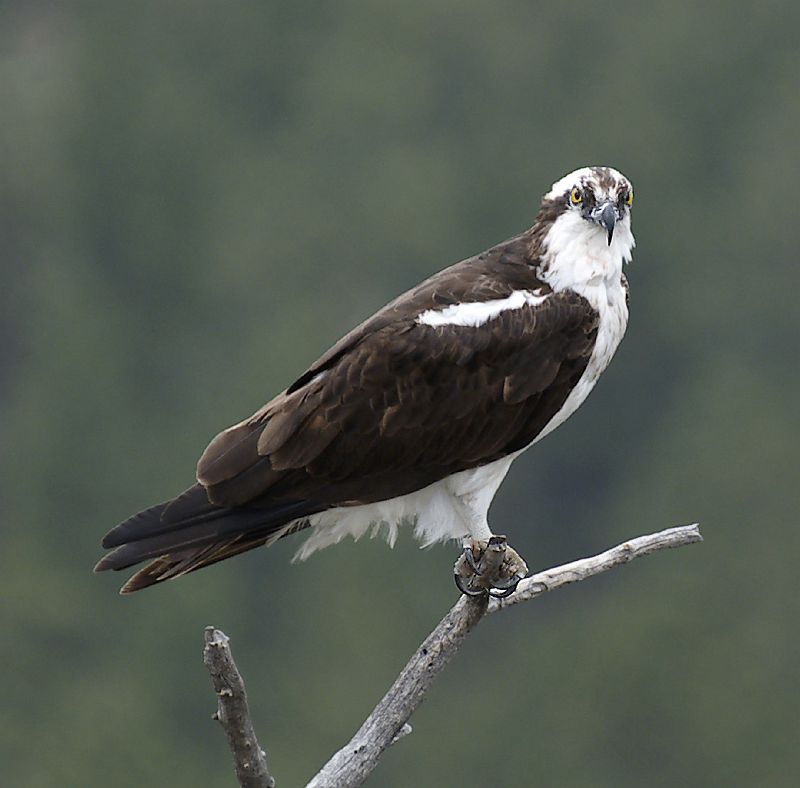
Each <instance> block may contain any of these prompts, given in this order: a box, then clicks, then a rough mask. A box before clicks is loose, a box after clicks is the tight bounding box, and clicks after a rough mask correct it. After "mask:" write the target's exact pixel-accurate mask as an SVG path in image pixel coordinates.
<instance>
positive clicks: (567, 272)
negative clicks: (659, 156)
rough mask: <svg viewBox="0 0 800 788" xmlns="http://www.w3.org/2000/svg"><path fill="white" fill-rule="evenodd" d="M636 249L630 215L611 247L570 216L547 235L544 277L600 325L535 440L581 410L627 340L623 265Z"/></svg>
mask: <svg viewBox="0 0 800 788" xmlns="http://www.w3.org/2000/svg"><path fill="white" fill-rule="evenodd" d="M634 244H635V241H634V238H633V234H632V233H631V229H630V217H629V216H626V217H625V218H624V219H623V220H621V221H620V222H619V223H618V224H617V227H616V230H615V232H614V240H613V242H612V244H611V245H610V246H609V245H608V242H607V241H606V234H605V231H604V230H602V229H601V228H600V227H597V226H596V225H593V224H590V223H589V222H587V221H586V220H585V219H583V218H581V216H580V214H578V213H577V212H574V211H568V212H567V213H564V214H562V215H561V216H559V218H558V219H557V220H556V221H555V222H554V224H553V227H552V228H551V229H550V232H549V233H548V236H547V248H546V251H545V255H544V259H543V263H544V265H543V268H544V271H543V274H542V278H543V279H544V280H545V281H546V282H547V283H548V284H549V285H550V286H551V287H552V288H553V290H554V291H556V292H558V291H559V290H573V291H574V292H576V293H578V294H579V295H582V296H583V297H584V298H585V299H586V300H587V301H588V302H589V303H590V304H591V305H592V307H593V308H594V309H596V310H597V313H598V315H599V322H598V327H597V340H596V342H595V346H594V350H593V351H592V355H591V356H590V358H589V363H588V364H587V365H586V370H585V371H584V373H583V375H582V376H581V378H580V380H579V381H578V383H577V385H576V386H575V388H574V389H573V390H572V392H571V393H570V395H569V397H567V400H566V402H564V405H563V407H562V408H561V410H560V411H559V412H558V413H556V415H555V416H554V417H553V418H552V419H551V420H550V421H549V422H548V423H547V425H546V426H545V428H544V429H543V430H542V431H541V432H540V433H539V435H538V436H537V438H536V441H539V440H541V439H542V438H543V437H544V436H545V435H548V434H549V433H551V432H552V431H553V430H554V429H555V428H556V427H558V425H559V424H563V423H564V422H565V421H566V420H567V419H568V418H569V417H570V416H571V415H572V414H573V413H574V412H575V411H576V410H577V409H578V408H579V407H580V406H581V404H582V403H583V401H584V400H585V399H586V397H588V396H589V392H590V391H591V390H592V389H593V388H594V385H595V383H597V379H598V378H599V377H600V375H601V374H602V373H603V371H604V370H605V368H606V367H607V366H608V365H609V363H610V362H611V358H612V356H613V355H614V352H615V351H616V349H617V346H618V345H619V343H620V341H621V340H622V337H623V336H624V335H625V329H626V327H627V325H628V305H627V303H626V295H625V288H624V287H623V285H622V264H623V262H628V261H630V259H631V250H632V249H633V247H634ZM536 441H534V443H536Z"/></svg>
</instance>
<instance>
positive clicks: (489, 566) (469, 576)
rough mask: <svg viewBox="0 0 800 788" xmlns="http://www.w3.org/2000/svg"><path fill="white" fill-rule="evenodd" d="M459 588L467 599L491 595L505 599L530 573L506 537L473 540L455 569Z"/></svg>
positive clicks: (465, 548)
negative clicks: (468, 597)
mask: <svg viewBox="0 0 800 788" xmlns="http://www.w3.org/2000/svg"><path fill="white" fill-rule="evenodd" d="M453 573H454V578H455V581H456V586H458V590H459V591H461V593H462V594H466V595H467V596H481V595H482V594H487V593H488V594H489V596H493V597H497V598H499V599H502V598H504V597H507V596H511V594H513V593H514V591H516V590H517V585H519V581H520V580H522V578H523V577H525V576H526V575H527V574H528V566H527V564H526V563H525V561H523V560H522V557H521V556H520V554H519V553H518V552H517V551H516V550H514V549H513V548H512V547H509V546H508V543H507V541H506V537H505V536H493V537H492V538H491V539H489V541H488V542H486V541H483V540H478V539H472V540H471V541H470V542H469V543H468V544H467V545H466V546H465V547H464V552H463V554H462V555H461V557H460V558H459V559H458V561H456V564H455V566H454V567H453Z"/></svg>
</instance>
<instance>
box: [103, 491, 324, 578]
mask: <svg viewBox="0 0 800 788" xmlns="http://www.w3.org/2000/svg"><path fill="white" fill-rule="evenodd" d="M325 508H326V506H325V505H324V504H318V503H316V502H313V501H279V502H275V503H274V504H273V505H271V506H270V505H262V506H259V507H246V506H243V507H217V506H213V505H212V504H209V503H208V498H207V497H206V496H205V491H204V489H203V488H202V487H201V486H200V485H196V486H195V487H192V488H190V489H189V490H187V491H186V492H185V493H183V494H182V495H180V496H178V498H176V499H175V500H174V501H167V502H164V503H160V504H157V505H156V506H151V507H150V508H149V509H145V510H144V511H141V512H139V513H138V514H135V515H133V516H132V517H130V518H128V519H127V520H125V521H124V522H122V523H120V524H119V525H118V526H116V527H115V528H113V529H112V530H111V531H109V532H108V534H106V536H105V537H104V539H103V547H106V548H113V549H112V550H111V552H109V553H108V554H107V555H105V556H104V557H103V558H101V559H100V561H98V563H97V565H96V566H95V571H96V572H104V571H106V570H108V569H111V570H120V569H126V568H128V567H130V566H133V565H134V564H138V563H139V562H141V561H145V560H147V559H155V560H154V561H152V562H151V563H150V564H148V565H147V566H146V567H144V568H143V569H141V570H140V571H139V572H137V573H136V574H135V575H134V576H133V577H131V579H130V580H129V581H128V582H127V583H126V584H125V585H124V586H123V588H122V593H130V592H132V591H138V590H139V589H141V588H146V587H148V586H150V585H153V584H155V583H159V582H162V581H163V580H168V579H170V578H172V577H178V576H180V575H183V574H186V573H187V572H192V571H194V570H195V569H200V568H201V567H204V566H209V565H210V564H212V563H216V562H217V561H221V560H223V559H225V558H229V557H230V556H232V555H237V554H239V553H242V552H245V551H246V550H251V549H253V548H254V547H259V546H261V545H263V544H272V543H273V542H274V541H276V540H277V539H280V538H281V537H283V536H285V535H286V534H287V533H289V532H292V531H296V530H299V528H302V527H305V526H306V525H307V524H308V523H307V518H308V517H309V516H310V515H312V514H315V513H316V512H319V511H322V510H323V509H325Z"/></svg>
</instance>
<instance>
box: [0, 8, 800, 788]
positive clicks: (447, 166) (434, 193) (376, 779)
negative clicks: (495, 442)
mask: <svg viewBox="0 0 800 788" xmlns="http://www.w3.org/2000/svg"><path fill="white" fill-rule="evenodd" d="M0 114H1V118H2V119H1V120H0V140H1V141H0V146H1V147H0V266H1V267H0V281H1V282H2V285H1V286H0V334H1V335H2V342H0V429H1V430H2V435H3V440H2V445H3V451H2V460H1V462H2V476H1V477H0V479H1V483H2V501H1V502H0V517H1V518H2V532H1V533H0V599H1V600H2V603H1V604H2V607H1V608H0V616H1V617H2V618H1V619H0V632H2V634H1V635H0V649H2V656H1V660H2V672H3V676H4V682H3V692H2V700H0V763H2V782H3V783H4V784H5V785H9V786H15V788H21V787H27V786H36V787H38V786H81V787H83V786H111V785H113V786H140V785H144V784H146V785H151V786H177V787H180V786H206V785H207V786H229V785H234V784H235V781H234V777H233V771H232V768H231V762H230V757H229V754H228V751H227V747H226V743H225V740H224V736H223V734H222V732H221V730H219V729H218V726H217V725H216V724H215V723H212V722H211V720H210V715H211V712H212V711H213V710H214V707H215V701H214V697H213V694H212V691H211V687H210V682H209V679H208V676H207V674H206V673H205V670H204V668H203V665H202V660H201V648H202V634H203V627H204V626H206V625H207V624H214V625H216V626H218V627H221V628H222V629H224V630H225V631H226V632H227V633H228V634H229V635H230V636H231V638H232V643H233V647H234V653H235V655H236V657H237V659H238V662H239V664H240V667H241V668H242V671H243V673H244V675H245V678H246V679H247V681H248V685H249V690H250V695H251V702H252V705H253V708H254V717H255V723H256V727H257V730H258V731H259V734H260V736H261V739H262V741H263V743H264V744H265V745H266V746H267V749H268V753H269V755H270V760H271V764H272V766H273V768H274V771H275V773H276V775H277V777H278V781H279V785H280V786H285V787H286V786H296V785H301V784H303V781H304V780H305V779H307V778H309V777H310V776H311V775H312V774H313V773H314V772H315V771H316V770H317V768H318V767H319V766H320V765H321V764H322V763H323V762H324V760H325V759H326V758H327V757H328V756H329V755H330V754H331V753H332V752H333V751H334V750H335V749H337V748H338V747H339V746H340V745H342V744H343V743H344V742H345V741H346V740H347V739H348V738H349V736H350V735H351V734H352V732H353V731H354V730H355V728H356V727H357V726H358V725H359V724H360V722H361V721H362V719H363V718H364V716H365V715H366V714H367V712H368V711H369V710H370V709H371V708H372V706H373V704H374V703H375V702H376V701H377V700H378V699H379V697H380V696H381V694H382V693H383V691H384V690H385V689H386V688H387V687H388V685H389V683H390V682H391V681H392V680H393V678H394V676H395V675H396V673H397V671H398V670H399V669H400V667H401V666H402V665H403V664H404V662H405V660H406V658H407V657H408V656H409V655H410V654H411V652H412V651H413V649H414V648H415V647H416V646H417V645H418V643H419V641H420V640H421V639H422V638H423V637H424V636H425V634H427V632H428V631H429V630H430V628H431V627H432V626H433V625H434V624H435V623H436V622H437V621H438V620H439V618H440V616H441V615H442V614H443V613H444V612H445V610H446V609H447V608H448V606H449V605H450V604H451V603H452V602H453V601H454V599H455V597H456V592H455V589H454V587H453V584H452V579H451V577H450V570H451V566H452V562H453V560H454V558H455V557H456V552H457V551H456V548H455V547H449V548H448V547H436V548H433V549H431V550H427V551H420V550H418V549H417V546H416V545H415V544H414V543H413V541H412V540H411V538H410V536H409V535H408V534H404V535H403V536H402V537H401V540H400V543H399V545H398V546H397V547H396V548H395V549H394V550H393V551H390V550H388V549H387V548H386V546H385V545H384V544H382V543H380V542H377V541H369V540H365V541H362V542H360V543H357V544H353V543H347V544H342V545H340V546H339V547H336V548H332V549H331V550H329V551H327V552H324V553H321V554H319V555H316V556H314V557H313V558H312V559H310V560H309V561H308V562H307V563H305V564H302V565H291V564H290V563H289V559H290V557H291V555H292V553H293V552H294V550H295V549H296V548H297V546H298V545H299V543H300V540H299V539H298V538H294V539H288V540H286V541H285V542H284V543H281V544H280V545H278V546H276V547H275V548H273V549H271V550H269V551H265V550H261V551H255V552H253V553H249V554H247V555H245V556H242V557H240V558H237V559H236V560H234V561H231V562H225V563H223V564H220V565H217V566H215V567H213V568H211V569H207V570H204V571H202V572H199V573H197V574H193V575H191V576H189V577H186V578H184V579H181V580H180V581H178V582H174V583H168V584H166V585H163V586H159V587H158V588H156V589H152V590H149V591H146V592H143V593H142V594H137V595H134V596H133V597H129V598H120V597H119V596H117V593H116V591H117V588H118V586H119V585H120V584H121V582H122V581H123V580H124V576H122V575H120V574H115V575H111V574H108V575H103V576H94V575H92V573H91V568H92V565H93V563H94V561H95V560H96V558H97V557H98V556H99V553H100V550H99V539H100V537H101V536H102V534H103V533H104V532H105V531H106V530H107V529H108V528H109V527H111V526H112V525H114V524H115V523H116V522H118V521H119V520H120V519H122V518H124V517H125V516H127V515H128V514H130V513H131V512H133V511H135V510H137V509H140V508H142V507H144V506H145V505H148V504H151V503H154V502H156V501H159V500H162V499H164V498H165V497H168V496H170V495H172V494H174V493H176V492H178V491H179V490H181V489H183V488H184V487H185V486H187V485H188V484H189V483H191V481H192V479H193V470H194V464H195V461H196V458H197V457H198V455H199V454H200V452H201V451H202V449H203V448H204V447H205V445H206V442H207V441H208V440H209V439H210V438H211V437H212V436H213V435H214V434H215V433H216V432H217V430H218V429H220V428H222V427H224V426H227V425H228V424H231V423H233V422H234V421H237V420H239V419H240V418H242V417H244V416H246V415H248V414H249V413H251V412H252V411H253V410H254V409H255V408H257V407H258V406H260V405H261V404H262V402H264V401H265V400H266V399H267V398H269V397H271V396H272V395H274V394H275V393H277V392H278V391H279V390H280V389H282V388H283V387H284V386H285V385H287V384H288V383H289V382H290V381H291V380H293V379H294V377H295V376H297V375H298V374H299V373H300V372H302V371H303V369H304V368H305V366H306V365H307V364H309V363H310V362H311V361H313V360H314V359H315V358H316V356H317V355H318V354H320V353H321V352H322V351H323V350H325V349H326V347H327V346H328V345H329V344H330V343H331V342H333V340H335V339H336V338H338V336H339V335H340V334H342V333H343V332H344V331H346V330H347V329H349V328H350V327H351V326H353V325H354V324H355V323H356V322H358V321H359V320H361V319H362V318H363V317H365V316H367V315H369V314H371V313H372V312H373V311H374V310H375V309H376V308H378V307H379V306H381V305H382V304H383V303H384V302H386V301H387V300H388V299H390V298H391V297H393V296H394V295H396V294H397V293H398V292H400V291H402V290H403V289H405V288H407V287H409V286H411V285H413V284H415V283H416V282H417V281H419V280H420V279H422V278H423V277H425V276H427V275H428V274H430V273H432V272H433V271H435V270H438V269H440V268H442V267H444V266H445V265H447V264H449V263H451V262H455V261H457V260H459V259H461V258H463V257H466V256H469V255H471V254H474V253H476V252H478V251H481V250H482V249H485V248H487V247H488V246H490V245H492V244H494V243H496V242H498V241H500V240H502V239H504V238H506V237H509V236H511V235H513V234H515V233H517V232H519V231H520V230H522V229H523V228H525V227H527V226H529V224H530V223H531V221H532V218H533V216H534V215H535V213H536V210H537V206H538V202H539V199H540V196H541V194H542V193H543V192H544V191H546V190H547V189H548V188H549V185H550V184H551V183H552V182H553V181H554V180H555V179H557V178H558V177H560V176H561V175H563V174H564V173H565V172H568V171H570V170H572V169H574V168H576V167H579V166H582V165H585V164H595V163H597V164H610V165H613V166H616V167H618V168H619V169H621V170H622V171H623V172H624V173H625V174H627V175H628V176H629V177H630V178H631V179H632V180H633V182H634V184H635V186H636V196H637V199H636V205H635V207H634V230H635V233H636V236H637V239H638V247H637V249H636V255H635V260H634V263H633V264H632V265H631V266H630V268H629V269H628V275H629V278H630V281H631V287H632V307H631V322H630V325H629V329H628V336H627V338H626V339H625V341H624V342H623V344H622V346H621V348H620V350H619V352H618V354H617V356H616V358H615V360H614V363H613V364H612V365H611V368H610V370H609V371H608V372H607V373H606V375H605V376H604V378H603V380H602V382H601V384H600V385H599V387H598V389H597V390H596V392H595V393H594V394H593V395H592V397H591V398H590V400H589V402H588V403H587V404H586V405H585V406H584V407H583V408H582V409H581V410H580V411H579V413H578V414H577V415H576V416H575V417H574V418H573V419H572V420H570V422H569V423H568V424H566V425H565V426H564V427H562V428H561V429H560V430H558V431H557V432H556V433H555V434H554V435H553V436H551V437H549V438H548V439H547V440H546V441H545V442H544V443H542V444H539V446H537V447H536V449H535V450H534V451H531V452H530V453H528V454H527V455H526V456H525V457H524V458H522V459H520V460H519V461H518V462H517V463H515V465H514V468H513V469H512V471H511V473H510V475H509V478H508V480H507V481H506V483H505V485H504V486H503V487H502V488H501V492H500V494H499V496H498V500H497V501H496V504H495V505H494V507H493V509H492V514H491V517H492V522H493V524H494V526H495V529H496V530H498V531H500V532H506V533H508V534H510V536H511V540H512V543H513V544H514V546H515V547H516V548H517V549H519V550H520V552H522V554H523V555H525V556H526V558H527V559H528V561H529V563H531V564H532V565H533V566H535V567H538V568H544V567H547V566H550V565H553V564H555V563H559V562H563V561H566V560H571V559H573V558H576V557H579V556H581V555H586V554H589V553H591V552H593V551H596V550H600V549H602V548H604V547H606V546H608V545H610V544H612V543H615V542H616V541H619V540H622V539H624V538H626V537H629V536H634V535H637V534H640V533H646V532H650V531H655V530H660V529H662V528H666V527H669V526H672V525H676V524H680V523H685V522H691V521H693V520H699V521H701V523H702V527H703V532H704V535H705V537H706V542H705V544H703V545H701V546H697V547H692V548H689V549H685V550H681V551H678V552H674V553H669V554H661V555H658V556H656V557H653V558H650V559H647V560H644V561H641V562H637V563H635V564H633V565H631V566H630V567H628V568H625V569H624V570H621V571H618V572H616V573H612V574H611V575H607V576H604V577H603V578H599V579H596V580H593V581H590V582H587V583H582V584H580V585H578V586H575V587H573V588H571V589H568V590H566V591H562V592H559V593H558V594H554V595H553V596H552V597H550V598H543V599H541V600H540V601H537V602H536V603H533V604H529V605H526V606H524V608H522V609H517V610H514V611H513V612H510V613H507V614H504V615H502V616H497V617H493V619H492V620H488V621H486V622H485V623H484V624H483V625H482V626H481V627H480V628H479V630H478V631H477V632H476V633H475V634H474V636H473V637H472V638H471V640H470V641H469V642H468V643H467V644H466V646H465V647H464V648H463V650H462V652H461V653H460V654H459V656H458V658H457V659H456V661H455V662H454V663H453V664H452V665H451V666H450V668H449V669H448V670H447V671H446V673H445V674H444V675H443V677H442V678H441V679H440V681H439V682H438V683H437V685H436V686H435V688H434V689H433V691H432V693H431V694H430V696H429V697H428V699H427V700H426V702H425V703H424V704H423V706H422V708H421V709H420V711H419V712H418V713H417V714H416V715H415V717H414V718H413V719H412V724H413V726H414V733H413V735H412V736H409V737H407V738H406V739H404V740H403V741H402V742H401V743H399V744H398V745H397V746H395V747H394V748H392V749H391V751H390V752H388V753H387V755H386V756H385V758H384V760H383V762H382V763H381V765H380V767H379V769H378V771H376V772H375V773H374V775H373V778H372V780H371V782H370V785H374V786H387V788H400V787H401V786H403V787H405V786H456V785H457V786H462V787H465V788H466V787H467V786H479V785H485V784H491V785H498V786H526V785H547V786H579V787H583V786H587V787H589V786H591V787H592V788H594V787H599V788H603V787H605V786H608V787H609V788H611V787H612V786H613V788H627V787H628V786H630V787H631V788H633V787H634V786H636V787H637V788H638V787H639V786H643V785H646V786H675V785H682V786H697V787H698V788H699V787H700V786H718V785H719V786H748V787H749V786H794V785H797V781H798V774H800V747H798V737H800V712H798V705H799V704H798V700H800V633H798V614H800V603H798V583H797V580H796V564H797V560H798V555H799V554H800V531H799V530H798V528H797V512H798V507H799V506H800V492H799V490H800V484H799V483H798V481H799V480H798V458H797V450H796V446H797V438H798V424H799V422H800V420H799V419H798V404H797V403H798V394H799V393H800V385H798V384H799V383H800V373H799V372H798V350H797V347H798V331H797V325H798V308H797V292H798V281H799V280H798V252H797V250H798V243H800V230H799V229H798V227H799V226H800V222H798V219H797V211H798V207H797V205H798V202H797V183H798V176H799V175H800V154H798V150H799V149H798V141H797V139H798V133H799V132H800V4H798V3H797V2H790V0H784V2H770V3H761V4H755V3H744V2H726V3H703V4H697V3H689V2H676V1H675V0H670V2H653V3H648V4H645V3H634V2H621V1H620V2H616V3H613V4H609V3H587V2H573V3H558V4H557V3H530V2H504V3H479V2H465V1H464V0H459V1H458V2H456V1H455V0H449V1H443V2H434V3H430V2H423V1H422V0H405V1H404V2H402V3H368V2H363V0H362V2H337V3H306V2H292V3H289V2H286V3H275V2H270V3H259V2H241V3H238V2H237V3H218V2H207V1H205V2H203V1H195V2H171V3H162V2H153V1H152V0H151V1H149V2H135V3H123V2H120V0H106V2H102V3H100V2H74V3H71V4H66V5H64V4H55V3H47V2H37V1H36V0H33V1H32V0H26V2H23V1H22V0H6V2H3V3H1V4H0ZM498 691H499V694H498Z"/></svg>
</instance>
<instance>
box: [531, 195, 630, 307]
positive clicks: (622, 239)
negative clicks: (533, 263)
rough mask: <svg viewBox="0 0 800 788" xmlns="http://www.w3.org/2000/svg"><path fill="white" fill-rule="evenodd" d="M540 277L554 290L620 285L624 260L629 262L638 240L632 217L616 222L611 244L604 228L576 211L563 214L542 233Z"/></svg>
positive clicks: (579, 289)
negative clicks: (632, 229) (634, 235)
mask: <svg viewBox="0 0 800 788" xmlns="http://www.w3.org/2000/svg"><path fill="white" fill-rule="evenodd" d="M541 238H542V242H541V248H540V249H539V250H538V251H539V261H540V262H539V268H540V277H541V278H542V279H543V280H544V281H546V282H547V283H548V284H549V285H550V287H552V288H553V290H554V291H559V290H565V289H567V288H569V289H573V290H578V291H582V290H583V289H584V288H585V287H591V286H594V285H600V286H609V285H613V286H619V282H620V279H621V276H622V264H623V262H630V259H631V251H632V249H633V247H634V244H635V241H634V238H633V234H632V233H631V228H630V217H627V216H626V217H625V218H624V219H622V220H621V221H619V222H618V223H617V226H616V228H615V230H614V239H613V241H612V242H611V245H609V244H608V239H607V236H606V233H605V231H604V230H603V229H602V228H601V227H598V226H597V225H594V224H591V223H590V222H587V221H586V220H585V219H583V218H582V217H581V216H580V215H579V214H578V213H577V212H573V211H568V212H566V213H562V214H561V215H560V216H559V217H558V218H557V219H556V220H555V221H554V222H552V224H551V225H550V227H549V229H548V230H547V232H546V233H542V234H541Z"/></svg>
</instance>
